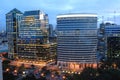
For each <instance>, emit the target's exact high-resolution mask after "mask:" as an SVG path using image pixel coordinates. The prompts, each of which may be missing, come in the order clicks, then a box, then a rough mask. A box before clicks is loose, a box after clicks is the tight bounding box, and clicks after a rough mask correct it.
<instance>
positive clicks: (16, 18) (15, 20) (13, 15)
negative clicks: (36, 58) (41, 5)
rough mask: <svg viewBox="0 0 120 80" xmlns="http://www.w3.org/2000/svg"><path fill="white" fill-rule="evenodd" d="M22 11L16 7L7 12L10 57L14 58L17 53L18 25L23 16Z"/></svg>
mask: <svg viewBox="0 0 120 80" xmlns="http://www.w3.org/2000/svg"><path fill="white" fill-rule="evenodd" d="M22 15H23V14H22V12H21V11H19V10H17V9H16V8H15V9H13V10H11V11H10V12H8V13H7V14H6V31H7V38H8V57H9V58H14V57H15V54H16V53H17V46H16V44H17V36H18V26H19V22H20V20H21V18H22Z"/></svg>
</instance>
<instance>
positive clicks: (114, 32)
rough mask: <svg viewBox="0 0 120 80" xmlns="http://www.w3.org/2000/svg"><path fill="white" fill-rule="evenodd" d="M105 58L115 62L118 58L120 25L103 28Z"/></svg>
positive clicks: (119, 52) (119, 54)
mask: <svg viewBox="0 0 120 80" xmlns="http://www.w3.org/2000/svg"><path fill="white" fill-rule="evenodd" d="M105 36H106V46H107V53H106V54H107V58H109V59H112V60H116V59H118V58H119V57H120V25H107V26H105Z"/></svg>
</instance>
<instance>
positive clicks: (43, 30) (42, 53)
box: [17, 10, 49, 59]
mask: <svg viewBox="0 0 120 80" xmlns="http://www.w3.org/2000/svg"><path fill="white" fill-rule="evenodd" d="M48 26H49V25H48V15H47V14H45V13H44V12H42V11H40V10H33V11H25V12H24V14H23V19H22V20H21V22H20V26H19V39H18V44H17V48H18V50H17V51H18V56H19V57H20V58H31V59H45V58H46V56H48V54H49V53H48V51H49V50H48V48H47V47H48V44H47V43H48V42H49V41H48V34H49V32H48Z"/></svg>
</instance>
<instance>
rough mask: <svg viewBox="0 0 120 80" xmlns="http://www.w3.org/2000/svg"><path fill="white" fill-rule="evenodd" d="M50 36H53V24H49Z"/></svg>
mask: <svg viewBox="0 0 120 80" xmlns="http://www.w3.org/2000/svg"><path fill="white" fill-rule="evenodd" d="M49 37H53V25H52V24H49Z"/></svg>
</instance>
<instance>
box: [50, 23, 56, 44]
mask: <svg viewBox="0 0 120 80" xmlns="http://www.w3.org/2000/svg"><path fill="white" fill-rule="evenodd" d="M56 39H57V36H56V33H55V30H54V29H53V25H52V24H49V41H50V43H56Z"/></svg>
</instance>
